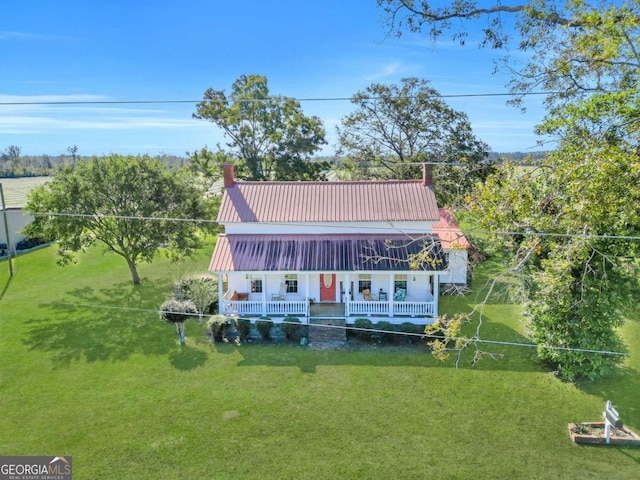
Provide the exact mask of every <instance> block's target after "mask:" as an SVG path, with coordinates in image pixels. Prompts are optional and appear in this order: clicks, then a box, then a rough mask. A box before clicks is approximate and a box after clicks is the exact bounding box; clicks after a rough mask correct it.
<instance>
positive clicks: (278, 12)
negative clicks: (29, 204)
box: [0, 0, 542, 155]
mask: <svg viewBox="0 0 640 480" xmlns="http://www.w3.org/2000/svg"><path fill="white" fill-rule="evenodd" d="M494 58H496V56H495V53H493V52H491V51H487V50H481V49H478V48H477V47H475V46H473V45H469V46H467V47H465V48H461V47H459V46H458V45H456V44H454V43H453V42H451V41H449V40H447V39H444V40H443V41H441V42H438V43H433V42H430V41H429V40H427V39H426V37H424V36H403V37H402V38H400V39H397V38H395V37H388V36H387V32H386V30H385V28H384V26H383V25H382V11H381V10H380V9H378V8H377V7H376V2H375V0H354V1H344V0H324V1H310V0H309V1H304V0H302V1H301V0H282V1H273V2H266V1H264V0H263V1H253V0H247V1H245V2H222V1H213V0H209V1H206V0H181V1H176V0H171V1H168V0H155V1H153V2H151V1H135V0H128V1H122V0H109V1H105V2H102V1H100V2H98V1H95V0H65V1H64V2H52V1H50V0H21V1H19V2H13V1H12V2H8V1H7V2H2V3H1V4H0V103H2V102H4V103H8V102H34V101H35V102H38V101H45V102H46V101H76V100H77V101H94V100H95V101H125V100H199V99H201V98H202V95H203V92H204V91H205V90H206V89H207V88H209V87H212V88H214V89H216V90H221V89H225V90H227V91H229V90H230V88H231V84H232V83H233V81H234V80H235V79H236V78H237V77H238V76H239V75H241V74H251V73H257V74H261V75H265V76H266V77H267V78H268V80H269V87H270V91H271V92H272V93H273V94H281V95H287V96H291V97H296V98H325V97H350V96H352V95H353V94H354V93H355V92H357V91H359V90H362V89H364V88H366V87H367V86H368V85H370V84H371V83H372V82H380V83H395V82H399V80H400V79H401V78H403V77H407V76H415V77H419V78H425V79H428V80H430V81H431V82H432V85H433V87H434V88H436V89H437V90H438V91H439V92H440V93H441V94H443V95H448V94H467V93H499V92H505V91H506V89H505V84H506V82H507V81H508V77H507V76H505V75H493V74H492V71H493V64H492V59H494ZM447 103H449V105H450V106H452V107H453V108H455V109H456V110H460V111H463V112H465V113H466V114H467V115H468V116H469V118H470V120H471V122H472V126H473V129H474V132H475V133H476V135H477V136H478V137H479V138H481V139H482V140H484V141H485V142H487V143H488V144H489V145H490V147H491V148H492V149H493V150H494V151H499V152H504V151H515V150H520V151H527V150H535V149H537V148H536V137H535V136H534V135H533V126H534V125H535V124H536V123H537V122H539V121H540V119H541V117H542V113H541V112H542V110H541V108H540V100H539V99H536V98H530V99H529V100H527V107H528V111H527V113H525V114H522V113H520V111H519V110H517V109H515V108H513V107H509V106H507V105H506V104H505V98H501V97H484V98H469V97H466V98H458V99H447ZM302 109H303V111H304V112H305V113H306V114H308V115H318V116H319V117H320V118H321V119H322V120H323V122H324V124H325V128H326V130H327V134H328V140H329V145H327V146H326V148H325V149H324V150H323V152H321V153H323V154H329V155H330V154H332V153H333V152H334V146H335V143H336V140H335V126H336V125H337V124H338V123H339V122H340V119H341V118H342V117H344V116H345V115H347V114H348V113H349V112H350V111H352V106H351V104H350V102H348V101H305V102H302ZM194 111H195V104H162V105H64V106H51V105H28V106H24V105H0V150H2V149H5V148H6V147H8V146H9V145H18V146H20V147H21V148H22V153H23V154H41V153H47V154H51V155H57V154H61V153H65V152H66V149H67V147H69V146H70V145H74V144H75V145H77V146H78V147H79V153H80V154H81V155H102V154H109V153H122V154H138V153H149V154H158V153H167V154H175V155H184V153H185V152H187V151H194V150H197V149H199V148H201V147H203V146H204V145H208V146H210V147H214V146H215V145H216V144H217V143H224V137H223V136H222V133H221V132H220V131H219V130H218V129H217V127H215V125H214V124H212V123H210V122H206V121H202V120H194V119H192V118H191V115H192V113H193V112H194Z"/></svg>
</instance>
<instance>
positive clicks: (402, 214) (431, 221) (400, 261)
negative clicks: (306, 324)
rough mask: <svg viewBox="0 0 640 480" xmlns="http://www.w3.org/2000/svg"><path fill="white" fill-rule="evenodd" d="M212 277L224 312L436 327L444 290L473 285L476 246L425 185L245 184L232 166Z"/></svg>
mask: <svg viewBox="0 0 640 480" xmlns="http://www.w3.org/2000/svg"><path fill="white" fill-rule="evenodd" d="M223 168H224V171H223V177H224V195H223V199H222V204H221V206H220V211H219V213H218V218H217V221H218V222H219V223H220V224H221V225H222V226H223V227H224V229H225V233H224V234H221V235H220V236H219V237H218V241H217V244H216V247H215V249H214V252H213V255H212V258H211V263H210V266H209V270H210V272H211V273H212V274H215V275H218V280H219V281H218V286H219V295H220V299H221V301H220V310H221V313H225V314H230V315H231V314H233V315H240V316H269V317H270V318H273V319H274V320H277V319H278V318H283V317H285V316H296V317H299V318H301V319H304V320H306V321H308V320H309V317H310V316H312V315H314V309H315V310H317V309H318V308H320V310H319V313H317V315H320V316H322V315H327V313H326V312H323V310H322V308H321V307H323V306H326V307H327V308H329V307H330V308H331V311H332V312H333V315H336V316H339V317H343V318H344V319H346V320H347V321H348V322H349V321H353V320H354V319H356V318H359V317H366V316H372V317H380V318H378V320H383V319H384V320H387V321H389V322H391V323H396V324H398V323H402V322H406V321H411V322H414V323H422V324H426V323H430V322H432V321H433V320H434V319H435V318H436V317H437V316H438V296H439V292H440V285H441V284H442V283H447V284H450V283H457V282H466V247H467V246H468V243H467V241H466V239H465V238H464V236H463V235H462V233H461V232H460V230H459V228H458V227H457V225H456V224H455V219H454V218H453V215H452V213H451V212H450V211H448V210H444V209H439V208H438V205H437V203H436V198H435V195H434V193H433V185H432V181H431V167H430V166H427V165H425V167H424V171H423V178H422V180H398V181H367V182H238V181H236V180H235V178H234V169H233V165H225V166H224V167H223Z"/></svg>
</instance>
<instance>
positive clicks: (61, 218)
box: [26, 155, 212, 284]
mask: <svg viewBox="0 0 640 480" xmlns="http://www.w3.org/2000/svg"><path fill="white" fill-rule="evenodd" d="M26 208H27V210H28V211H29V212H30V213H32V214H33V215H34V216H35V220H34V221H33V222H32V223H31V224H30V225H28V226H27V227H26V233H27V235H28V236H30V237H38V238H44V239H49V240H55V241H57V245H58V254H59V263H60V264H61V265H65V264H67V263H69V262H70V261H72V260H73V259H74V254H75V253H76V252H78V251H81V250H84V249H85V248H87V247H89V246H90V245H92V244H94V243H96V242H97V241H99V242H101V243H102V244H104V245H105V246H106V249H107V250H108V251H112V252H114V253H116V254H117V255H120V256H121V257H123V258H124V259H125V260H126V261H127V265H128V266H129V269H130V272H131V278H132V280H133V283H134V284H138V283H140V276H139V274H138V270H137V265H138V264H139V263H140V262H151V261H152V260H153V258H154V257H155V256H156V254H157V253H158V251H159V250H160V249H161V248H162V247H164V246H167V247H168V248H167V250H166V251H167V253H168V254H171V255H174V256H177V257H179V256H183V255H190V254H191V253H192V252H193V250H194V248H196V247H197V246H198V245H199V236H198V234H197V230H198V228H199V227H202V224H198V223H196V222H188V221H183V220H184V219H209V218H212V217H211V216H210V210H209V204H208V202H206V201H205V200H204V196H203V190H202V188H201V187H199V184H198V181H197V180H196V179H195V178H193V176H192V175H189V174H187V173H186V172H185V171H181V170H173V171H170V170H168V169H167V167H166V166H164V164H162V163H160V162H159V161H158V160H157V159H153V158H150V157H147V156H142V157H124V156H119V155H113V156H110V157H104V158H93V159H92V160H90V161H89V162H87V163H84V162H83V163H79V164H77V165H76V166H75V167H66V168H63V169H62V170H61V171H60V172H59V173H58V174H57V175H56V176H55V178H54V179H53V180H52V181H50V182H48V183H47V184H45V185H42V186H40V187H38V188H37V189H35V190H34V191H33V192H32V193H31V194H30V196H29V200H28V203H27V207H26ZM175 219H178V220H175Z"/></svg>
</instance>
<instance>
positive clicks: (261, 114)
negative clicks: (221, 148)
mask: <svg viewBox="0 0 640 480" xmlns="http://www.w3.org/2000/svg"><path fill="white" fill-rule="evenodd" d="M193 116H194V118H198V119H204V120H209V121H211V122H213V123H215V124H216V125H218V127H220V128H221V129H222V130H223V131H224V133H225V135H226V136H228V137H229V138H230V140H231V141H230V142H229V143H228V147H229V148H231V149H232V153H233V154H234V156H236V157H237V158H238V164H239V165H237V166H238V169H237V175H238V177H240V178H245V179H248V180H317V179H322V178H323V168H324V167H325V165H324V164H322V163H320V162H310V161H309V158H310V156H311V155H312V154H314V153H315V152H317V151H318V150H319V149H320V147H321V145H323V144H325V143H326V141H325V131H324V127H323V126H322V121H321V120H320V119H319V118H318V117H308V116H306V115H304V114H303V112H302V109H301V108H300V103H299V102H297V101H296V100H294V99H293V98H290V97H284V96H273V95H271V94H270V93H269V88H268V85H267V79H266V77H263V76H260V75H242V76H240V77H239V78H238V79H237V80H236V81H235V82H234V84H233V87H232V91H231V94H230V95H229V96H227V94H226V93H225V92H224V90H213V89H211V88H210V89H208V90H207V91H206V92H205V93H204V99H203V100H202V101H201V102H200V103H198V105H197V107H196V113H194V114H193Z"/></svg>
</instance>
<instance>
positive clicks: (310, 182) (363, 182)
mask: <svg viewBox="0 0 640 480" xmlns="http://www.w3.org/2000/svg"><path fill="white" fill-rule="evenodd" d="M374 183H375V184H378V183H385V184H389V183H422V180H420V179H406V180H402V179H389V180H329V181H326V182H325V181H320V180H268V181H259V180H240V181H236V182H235V185H347V184H356V185H366V184H374Z"/></svg>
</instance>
